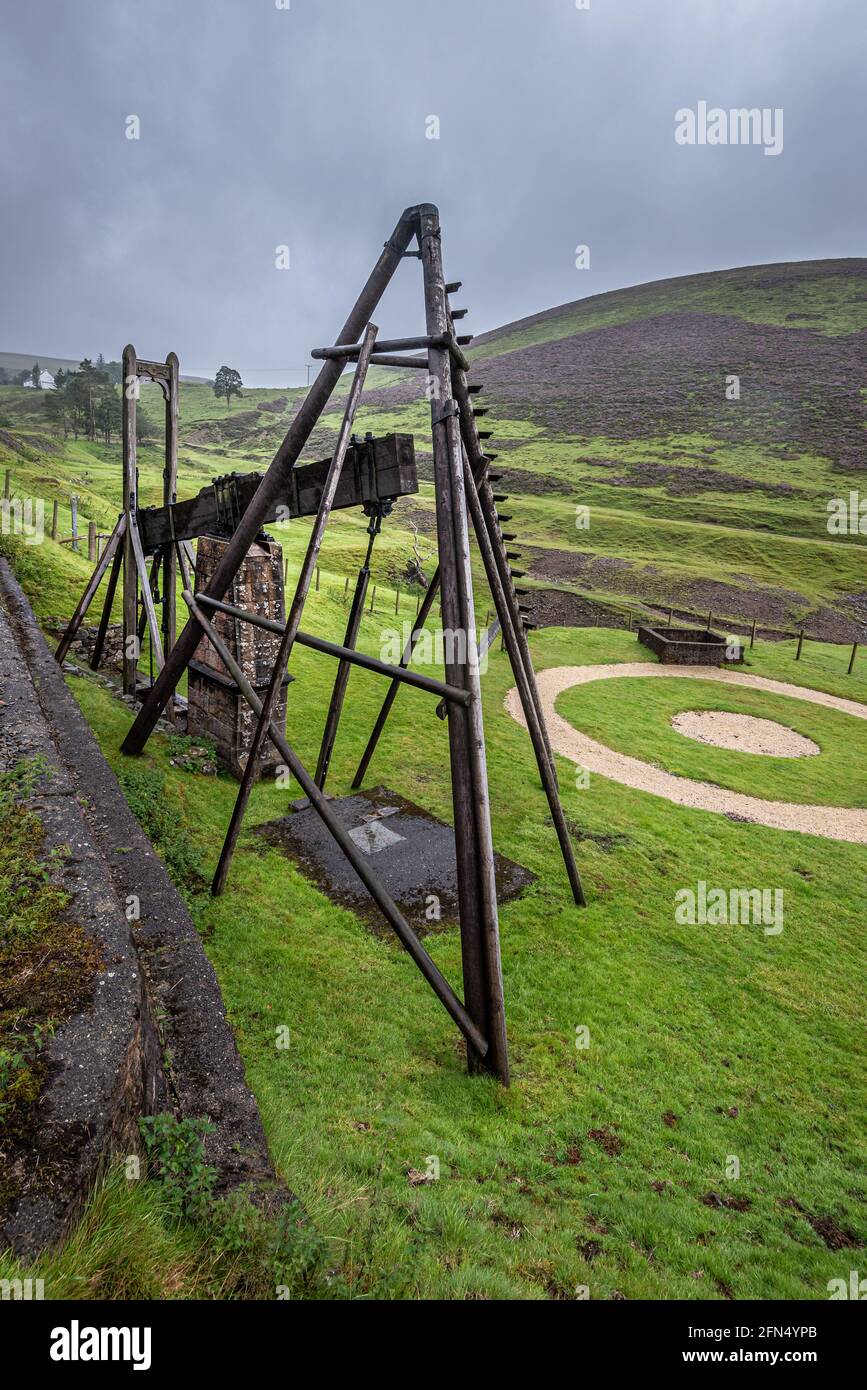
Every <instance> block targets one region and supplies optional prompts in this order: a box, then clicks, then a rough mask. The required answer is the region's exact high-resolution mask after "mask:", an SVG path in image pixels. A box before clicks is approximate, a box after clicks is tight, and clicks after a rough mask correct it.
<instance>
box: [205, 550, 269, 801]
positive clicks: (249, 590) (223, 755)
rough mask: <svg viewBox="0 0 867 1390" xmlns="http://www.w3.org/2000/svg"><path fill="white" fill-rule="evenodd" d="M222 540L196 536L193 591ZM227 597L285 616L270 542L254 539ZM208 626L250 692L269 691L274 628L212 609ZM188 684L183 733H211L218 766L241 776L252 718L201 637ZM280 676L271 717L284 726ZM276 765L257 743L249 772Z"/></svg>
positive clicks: (217, 556)
mask: <svg viewBox="0 0 867 1390" xmlns="http://www.w3.org/2000/svg"><path fill="white" fill-rule="evenodd" d="M227 545H228V541H226V540H223V539H221V538H220V537H219V536H201V537H200V538H199V543H198V546H197V548H196V591H197V592H201V591H203V590H205V589H207V588H208V585H209V584H210V582H211V580H212V578H213V575H214V571H215V570H216V568H217V566H218V565H219V563H220V561H221V560H222V558H223V555H224V554H225V551H226V546H227ZM228 602H230V603H232V604H234V605H235V606H236V607H238V608H243V609H246V610H249V611H250V612H253V613H258V614H259V616H260V617H262V618H266V619H272V620H275V621H276V622H278V623H280V624H281V625H282V624H283V623H285V621H286V603H285V597H284V590H283V552H282V549H281V547H280V546H279V545H277V544H276V542H274V541H266V540H264V539H260V540H258V541H255V542H254V543H253V545H252V546H251V547H250V549H249V550H248V551H247V554H246V556H245V557H244V560H243V562H242V564H241V565H240V567H239V568H238V570H237V571H236V573H235V575H234V578H233V580H232V583H231V586H230V589H229V596H228ZM214 626H215V628H216V629H217V631H218V632H219V634H220V636H221V637H222V639H223V641H224V642H225V643H226V646H227V647H228V648H229V650H230V651H231V653H232V656H233V657H234V658H235V660H236V661H237V663H238V665H239V666H240V668H241V670H242V671H243V672H244V675H245V676H246V677H247V680H248V681H249V682H250V685H251V686H252V687H253V689H254V690H256V691H259V692H260V693H264V692H265V691H267V689H268V683H269V681H270V679H271V672H272V671H273V669H274V663H275V661H276V660H277V654H278V652H279V650H280V638H279V637H278V636H276V635H275V634H274V633H273V632H268V631H267V630H265V629H263V628H261V627H255V626H253V625H252V624H250V623H242V622H239V620H238V619H237V618H232V617H229V616H228V615H227V614H224V613H218V614H217V615H216V616H215V618H214ZM188 671H189V675H188V685H187V701H188V703H187V733H188V734H192V735H194V736H198V737H201V736H203V735H204V736H206V737H208V738H212V739H213V740H214V742H215V744H216V748H217V757H218V759H219V761H220V763H221V764H222V765H223V767H225V768H226V769H227V770H228V771H229V772H231V773H233V775H234V776H236V777H238V778H240V777H243V775H244V769H245V767H246V765H247V757H248V754H249V752H250V749H251V747H252V744H253V740H254V738H255V734H256V724H257V722H258V721H257V719H256V716H255V714H254V713H253V711H252V709H251V708H250V706H249V704H248V703H247V701H246V699H245V698H244V696H243V694H242V692H241V689H240V687H239V686H238V684H237V683H236V681H235V680H234V678H233V677H232V675H231V674H230V672H229V670H228V668H227V666H226V664H225V662H224V661H223V659H222V657H221V656H220V654H219V653H218V652H217V650H216V649H215V647H214V645H213V643H212V642H211V641H210V639H209V638H208V637H207V636H204V637H203V638H202V640H201V642H200V643H199V645H198V647H197V648H196V652H195V656H194V657H193V659H192V661H191V662H190V664H189V668H188ZM288 684H289V676H288V675H286V676H284V680H283V685H282V688H281V690H280V693H279V696H278V700H277V705H276V707H275V710H274V720H275V723H276V724H277V726H278V728H280V729H285V727H286V687H287V685H288ZM279 763H280V757H279V755H278V754H277V753H276V750H275V749H274V746H273V744H271V743H270V742H265V743H263V744H262V745H261V747H260V750H259V755H258V758H257V760H256V769H255V776H256V777H261V775H262V774H263V773H264V772H268V771H270V770H272V769H273V768H274V767H276V766H278V765H279Z"/></svg>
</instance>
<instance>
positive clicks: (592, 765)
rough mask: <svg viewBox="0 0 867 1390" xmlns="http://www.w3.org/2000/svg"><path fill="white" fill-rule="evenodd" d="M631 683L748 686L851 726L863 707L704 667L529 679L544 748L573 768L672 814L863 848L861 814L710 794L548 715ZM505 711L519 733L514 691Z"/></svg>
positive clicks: (629, 665) (574, 669) (866, 715)
mask: <svg viewBox="0 0 867 1390" xmlns="http://www.w3.org/2000/svg"><path fill="white" fill-rule="evenodd" d="M635 676H656V677H657V678H658V677H660V676H663V677H665V678H666V679H667V678H669V677H673V678H674V679H681V680H704V681H707V680H718V681H722V682H724V683H725V684H727V685H740V686H747V687H749V688H750V689H752V690H766V691H768V692H769V693H771V694H774V695H787V696H789V697H790V698H791V699H794V700H804V701H806V702H807V703H808V704H813V705H824V706H825V707H826V708H828V709H835V710H839V711H840V712H841V713H843V714H851V715H853V716H854V717H855V718H856V719H867V705H862V704H859V703H858V702H857V701H856V700H844V699H842V698H840V697H839V696H837V695H826V694H825V693H824V691H821V690H808V689H806V688H805V687H804V686H800V685H791V684H789V683H788V682H787V681H774V680H767V679H765V678H764V677H763V676H751V675H747V674H746V672H742V671H728V670H715V669H713V668H710V669H708V668H707V667H704V666H661V665H659V663H658V662H655V661H627V662H621V663H618V664H613V665H601V666H554V667H551V669H550V670H547V671H541V672H539V673H537V677H536V679H537V682H538V686H539V694H540V696H541V699H542V706H543V709H544V711H545V718H546V720H547V723H548V732H549V735H550V738H551V744H552V746H553V748H554V750H555V751H556V752H557V753H561V754H562V755H563V756H564V757H566V758H569V759H571V761H572V762H574V763H576V764H577V766H578V767H581V768H585V769H586V770H587V771H588V772H591V773H598V774H599V776H601V777H610V778H611V779H612V780H613V781H615V782H621V783H622V784H623V785H624V786H627V787H634V788H635V789H636V791H643V792H650V793H651V795H653V796H661V797H664V798H665V800H666V801H672V802H674V803H675V805H677V806H689V807H692V808H693V809H695V810H700V811H715V812H716V813H717V814H719V815H727V816H731V817H733V818H736V819H738V820H745V821H752V822H753V823H754V824H756V825H767V826H770V827H771V829H773V830H798V831H800V832H801V833H802V834H805V835H820V836H822V837H823V838H824V839H828V840H848V841H850V842H851V843H853V844H859V845H863V844H867V811H857V810H852V809H850V808H849V807H844V806H804V805H800V804H798V803H796V802H790V801H765V800H763V799H762V798H761V797H757V796H746V795H744V794H743V793H742V792H732V791H726V790H724V789H723V788H722V787H715V786H712V785H711V784H710V783H709V782H693V781H692V780H691V779H689V778H687V777H675V776H673V774H672V773H670V772H663V771H662V770H661V769H660V768H656V767H651V766H650V764H649V763H645V762H642V761H641V759H639V758H631V757H628V756H627V755H626V754H624V753H616V752H615V751H614V750H613V749H612V748H608V747H606V745H605V744H604V743H597V742H596V740H595V739H592V738H588V737H587V735H586V734H582V733H580V732H579V730H578V729H575V728H573V726H572V725H571V724H570V723H568V721H567V720H565V719H563V718H562V717H561V716H560V715H559V714H558V713H557V711H556V709H555V708H554V702H555V700H556V699H557V697H558V696H559V695H560V694H561V693H562V691H564V690H569V689H571V687H572V686H573V685H586V684H588V683H589V682H590V681H600V680H617V679H619V678H624V677H635ZM504 703H505V707H506V709H507V710H508V712H509V714H511V716H512V718H513V719H516V720H517V721H518V723H519V724H522V725H525V727H526V724H525V720H524V716H523V712H522V710H521V705H520V700H519V698H518V692H517V690H514V689H513V690H510V691H509V693H508V695H507V696H506V699H505V702H504ZM757 771H759V769H757ZM758 780H759V779H758V778H757V781H758Z"/></svg>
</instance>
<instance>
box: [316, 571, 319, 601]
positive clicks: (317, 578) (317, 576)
mask: <svg viewBox="0 0 867 1390" xmlns="http://www.w3.org/2000/svg"><path fill="white" fill-rule="evenodd" d="M316 592H317V594H318V593H319V566H318V565H317V566H316Z"/></svg>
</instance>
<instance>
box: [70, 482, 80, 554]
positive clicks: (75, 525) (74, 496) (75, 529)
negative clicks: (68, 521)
mask: <svg viewBox="0 0 867 1390" xmlns="http://www.w3.org/2000/svg"><path fill="white" fill-rule="evenodd" d="M69 505H70V507H71V508H72V541H71V544H70V549H71V550H78V495H77V493H74V492H73V494H72V496H71V497H70V499H69Z"/></svg>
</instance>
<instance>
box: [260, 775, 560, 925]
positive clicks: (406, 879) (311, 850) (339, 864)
mask: <svg viewBox="0 0 867 1390" xmlns="http://www.w3.org/2000/svg"><path fill="white" fill-rule="evenodd" d="M331 809H332V811H334V812H335V814H336V815H337V816H338V817H339V819H340V821H341V822H342V824H343V825H345V826H346V828H347V830H348V831H349V834H350V836H351V837H352V839H353V840H354V841H355V843H356V844H357V845H358V846H359V848H360V849H362V850H363V851H364V853H365V854H369V855H370V856H371V857H372V860H373V867H374V868H375V870H376V872H377V873H378V874H379V876H380V878H381V879H382V881H383V883H384V885H385V887H386V888H387V890H388V892H389V893H390V894H391V896H392V897H393V898H394V900H395V902H396V903H397V905H398V907H399V908H400V910H401V912H402V913H403V914H404V916H405V917H406V920H407V921H408V922H409V924H410V926H412V927H413V929H414V930H415V931H416V932H417V933H418V935H419V936H424V935H425V934H426V933H428V932H431V931H440V930H442V929H443V928H446V927H453V926H455V925H456V924H457V920H458V894H457V872H456V867H455V835H454V831H453V829H452V827H451V826H450V825H446V824H445V823H444V822H443V821H441V820H437V818H436V817H435V816H432V815H430V813H429V812H427V811H425V810H423V809H422V807H420V806H416V805H415V804H414V803H413V802H411V801H407V800H406V798H405V797H402V796H400V795H399V794H398V793H397V792H393V791H389V790H388V788H386V787H376V788H374V789H373V790H371V791H364V792H360V793H359V794H358V795H357V796H344V797H335V798H334V799H333V800H332V801H331ZM257 834H259V835H261V836H262V838H263V839H264V840H266V841H267V842H268V843H269V844H271V845H274V846H276V847H278V848H279V849H281V850H283V852H284V853H285V854H286V855H287V856H288V858H290V859H291V860H292V861H293V862H294V863H295V864H297V865H298V867H299V868H300V869H301V870H302V871H303V873H304V874H306V876H307V877H308V878H310V879H312V881H313V882H314V883H316V884H317V886H318V887H320V888H322V889H323V891H324V892H326V893H327V894H328V896H329V897H330V898H333V899H334V901H335V902H338V903H340V904H341V905H342V906H345V907H348V908H350V909H351V910H352V911H353V912H355V913H356V915H357V916H358V917H360V918H361V919H362V921H364V922H365V923H366V924H367V925H368V926H370V927H371V928H372V929H373V930H374V931H376V932H377V934H381V935H388V936H390V935H391V930H390V928H389V927H388V925H387V924H386V923H385V921H384V920H383V918H382V915H381V913H380V912H379V909H378V908H377V907H376V905H375V904H374V903H373V901H372V899H371V897H370V895H369V893H368V892H367V889H366V888H365V887H364V885H363V883H362V882H361V879H360V878H359V877H358V875H357V874H356V872H355V870H354V869H353V868H352V865H351V864H350V863H349V861H348V860H347V859H346V858H345V857H344V855H343V854H342V852H341V851H340V849H339V848H338V846H337V845H336V844H335V842H334V840H333V839H332V838H331V836H330V834H329V833H328V831H327V830H326V828H325V826H324V825H323V823H322V821H321V820H320V819H319V817H318V815H317V814H316V812H315V811H314V810H313V808H312V807H310V806H309V805H308V806H305V807H304V808H303V809H301V810H298V811H293V812H291V813H290V814H289V815H288V816H282V817H281V818H280V819H279V820H275V821H269V822H268V823H267V824H266V825H262V826H259V827H258V828H257ZM495 864H496V875H497V895H498V898H499V901H500V902H501V903H503V902H508V901H509V899H510V898H515V897H517V896H518V894H519V893H521V892H522V890H523V889H524V888H525V887H526V886H527V884H529V883H532V882H533V880H534V875H533V874H531V873H530V871H529V869H525V868H523V867H522V866H521V865H520V864H516V863H515V862H514V861H513V860H511V859H506V858H505V857H504V856H503V855H501V854H497V855H495Z"/></svg>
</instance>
